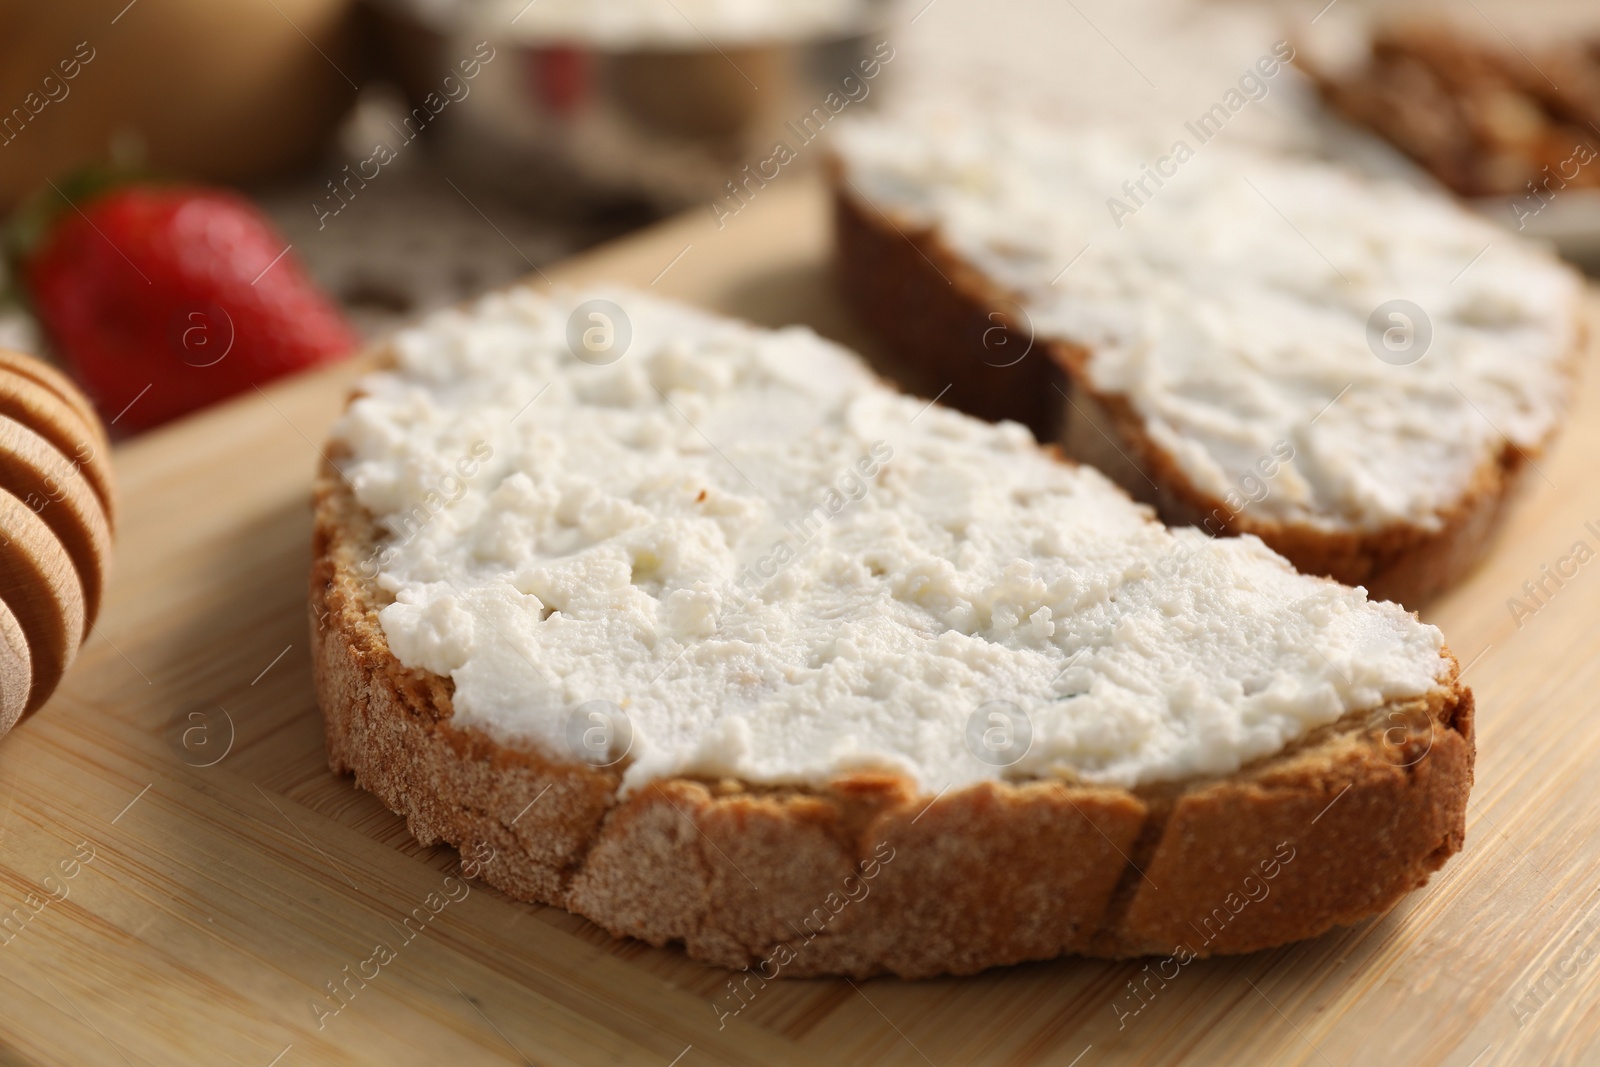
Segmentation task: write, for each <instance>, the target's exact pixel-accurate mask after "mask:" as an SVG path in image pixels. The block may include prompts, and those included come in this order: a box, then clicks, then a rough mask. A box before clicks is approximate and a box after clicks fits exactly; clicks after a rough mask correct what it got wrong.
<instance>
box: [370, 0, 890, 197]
mask: <svg viewBox="0 0 1600 1067" xmlns="http://www.w3.org/2000/svg"><path fill="white" fill-rule="evenodd" d="M366 2H367V3H368V5H369V6H370V7H371V8H372V9H373V16H374V21H375V26H376V31H377V32H376V39H377V41H378V42H379V46H380V48H381V50H382V56H381V58H380V66H381V67H382V68H383V69H385V70H386V71H387V73H388V74H389V75H390V76H391V77H392V78H393V79H394V80H395V81H397V82H398V83H399V84H400V86H401V87H402V88H403V89H404V91H405V93H406V95H407V96H408V97H409V98H410V100H411V101H412V103H413V104H414V105H418V106H421V105H422V102H423V101H425V100H426V99H427V96H428V94H429V93H435V94H438V93H441V92H442V91H443V90H442V89H441V84H442V82H443V80H444V78H445V77H446V76H447V75H454V76H455V77H456V78H457V79H458V80H459V79H460V71H459V69H458V68H459V67H460V64H461V62H462V60H470V59H472V58H473V57H474V56H475V55H477V56H481V55H482V54H483V53H484V49H483V48H482V43H483V42H487V43H488V45H489V47H491V48H492V49H493V53H492V55H493V58H492V59H489V60H486V61H484V62H482V63H481V65H480V66H479V68H478V71H477V74H476V76H475V78H474V79H473V80H472V82H471V84H470V94H469V96H470V99H469V98H467V97H464V98H463V99H462V101H461V105H462V106H459V107H452V108H449V109H448V110H449V111H450V112H451V114H449V115H448V116H446V115H441V116H440V118H441V119H445V118H447V119H448V121H441V122H439V123H438V124H437V129H436V131H433V132H430V134H429V143H430V147H431V149H432V150H434V151H435V152H438V153H440V154H441V155H442V157H443V159H444V161H445V165H446V168H447V169H448V170H450V171H452V172H456V173H459V174H460V175H461V176H462V177H463V178H465V179H466V180H469V181H471V182H473V183H474V184H477V185H479V186H481V187H487V188H491V189H493V190H494V191H496V192H500V193H504V194H509V195H513V196H516V197H518V198H520V199H523V200H525V201H531V202H537V203H542V204H545V205H549V206H556V207H559V208H565V209H573V208H579V209H581V208H583V207H595V208H601V207H605V206H609V205H614V204H616V203H618V202H627V201H634V202H638V201H644V202H646V203H647V204H649V205H650V206H652V207H655V208H658V209H665V210H670V209H674V208H679V207H683V206H686V205H689V204H693V203H706V204H714V203H716V202H719V201H724V200H726V198H728V197H730V196H735V195H738V194H736V193H735V190H739V191H740V193H742V195H744V196H746V197H748V196H749V195H753V192H754V191H755V190H757V189H759V187H760V185H761V183H763V182H765V181H770V180H773V179H774V178H775V177H777V176H778V175H780V174H786V173H790V172H791V171H793V170H795V169H806V168H809V167H813V166H816V165H817V164H818V162H820V158H821V156H822V154H823V153H822V152H821V151H820V146H819V145H817V144H813V143H812V142H813V141H815V139H816V137H817V136H818V135H820V134H821V133H822V132H823V131H824V130H825V129H826V127H827V126H828V125H829V124H831V123H832V122H833V121H834V120H835V119H836V118H838V117H839V116H841V115H843V114H846V113H849V112H850V111H852V110H854V111H860V110H861V109H862V108H863V107H867V106H873V105H875V104H876V102H877V100H878V99H879V97H880V94H881V93H882V92H883V88H884V83H885V82H886V81H888V80H889V75H890V73H891V71H892V68H893V59H894V49H893V46H892V44H891V43H890V42H889V34H888V30H889V27H890V24H891V17H890V7H891V0H860V4H859V7H860V17H859V18H858V19H856V18H852V19H851V21H850V24H849V26H848V27H847V28H844V29H842V30H841V31H840V32H837V33H829V34H826V35H820V36H816V37H812V38H809V39H802V40H795V41H776V42H774V43H759V42H756V43H751V42H749V41H740V42H737V43H735V42H732V41H729V42H726V43H723V42H717V41H716V40H715V37H714V36H707V35H708V34H711V35H714V34H715V28H714V27H695V29H696V33H697V35H696V37H695V38H694V40H693V41H690V42H684V41H673V42H666V43H663V44H660V45H657V44H655V43H654V42H648V43H645V44H640V45H635V44H631V43H630V44H629V45H627V46H625V47H601V46H595V45H592V44H586V43H582V42H574V41H561V40H539V39H529V35H527V34H518V33H515V32H513V31H514V29H515V28H514V27H512V26H510V25H507V26H505V27H504V28H503V30H501V31H500V32H496V27H494V26H493V25H489V26H488V27H487V28H486V23H485V20H484V19H482V18H481V17H480V18H471V17H466V16H464V15H463V14H461V12H462V11H463V10H467V11H469V12H470V11H471V9H472V8H473V5H472V3H470V2H467V3H442V4H441V3H433V4H425V5H419V3H418V0H366ZM535 2H537V0H535ZM663 2H665V0H663ZM702 29H704V31H705V32H704V33H701V32H699V31H700V30H702ZM746 168H748V169H746ZM752 175H759V179H756V178H752ZM726 202H727V203H730V204H732V205H733V206H734V207H737V206H738V201H737V200H727V201H726ZM714 210H715V209H714Z"/></svg>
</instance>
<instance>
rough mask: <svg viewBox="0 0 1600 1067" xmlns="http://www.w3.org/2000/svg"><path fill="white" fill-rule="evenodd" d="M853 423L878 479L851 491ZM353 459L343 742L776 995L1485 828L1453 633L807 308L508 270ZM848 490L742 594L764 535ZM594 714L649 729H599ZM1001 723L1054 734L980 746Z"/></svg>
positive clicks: (592, 896) (1103, 933) (1185, 951)
mask: <svg viewBox="0 0 1600 1067" xmlns="http://www.w3.org/2000/svg"><path fill="white" fill-rule="evenodd" d="M595 308H599V309H601V312H602V314H604V315H605V316H607V321H606V322H605V323H599V324H598V325H609V326H611V327H613V328H615V329H614V332H613V333H612V339H613V340H614V339H615V338H617V337H631V347H628V346H627V345H626V344H623V347H625V348H626V351H624V352H622V353H621V354H620V356H619V357H618V358H616V359H615V360H614V361H613V360H612V359H610V358H609V357H607V358H606V359H597V358H593V357H592V356H591V354H590V352H588V351H587V350H586V349H585V347H584V343H583V341H582V340H581V338H584V337H586V336H588V335H587V334H585V333H584V331H585V330H586V329H588V328H589V326H590V324H591V323H592V322H594V320H592V319H590V318H588V317H587V316H589V315H591V314H593V309H595ZM622 308H626V312H625V313H624V314H619V312H620V311H621V309H622ZM620 322H627V325H626V326H619V323H620ZM573 323H576V324H577V327H578V328H577V330H576V332H574V331H573V330H572V329H571V326H572V324H573ZM575 337H576V338H579V340H569V339H571V338H575ZM879 434H881V435H884V443H887V444H888V445H889V446H890V448H891V455H890V456H889V458H886V459H885V458H882V457H884V454H885V449H881V448H880V449H878V450H876V451H874V450H873V449H872V447H871V446H872V444H873V443H876V441H877V439H876V438H875V435H879ZM858 453H859V454H872V455H875V456H877V457H879V458H880V462H878V463H877V464H875V466H876V467H877V469H876V470H875V471H874V472H872V473H870V474H869V473H867V470H868V467H869V466H873V464H860V465H859V466H856V467H854V468H853V469H854V470H856V471H857V472H859V477H857V478H856V479H855V480H854V481H853V482H852V481H849V480H847V479H845V478H844V477H843V476H837V477H836V476H835V467H834V465H833V463H834V460H835V459H836V458H837V457H839V456H853V455H857V454H858ZM326 454H327V456H328V460H329V462H328V465H327V466H325V467H324V468H323V470H322V471H321V473H320V475H319V477H318V479H317V482H316V487H315V510H316V526H315V530H316V532H315V544H314V561H315V562H314V567H313V571H312V574H311V582H310V585H311V601H310V609H311V629H312V641H313V655H314V659H313V662H314V665H315V677H316V686H317V692H318V698H319V701H320V703H321V706H322V708H323V712H324V715H325V718H326V724H327V737H328V750H329V760H330V763H331V765H332V766H333V767H334V768H335V769H336V770H338V771H343V772H353V773H354V774H355V776H356V779H357V781H358V783H359V784H360V785H362V786H363V787H365V788H367V789H369V790H371V791H373V792H374V793H375V794H377V796H378V797H380V798H381V799H382V800H383V801H384V803H386V804H387V805H388V806H389V807H390V808H392V809H393V810H394V811H396V812H398V813H400V814H402V815H404V816H405V818H406V820H407V823H408V825H409V827H410V829H411V832H412V833H413V834H414V835H415V836H416V837H417V838H418V839H419V840H420V841H422V842H424V843H433V842H435V841H440V840H443V841H446V842H449V843H450V844H452V845H454V846H456V847H457V848H459V849H461V850H462V853H463V855H464V856H466V857H470V858H471V860H472V864H471V867H472V869H474V870H475V871H476V872H477V873H478V874H480V875H481V876H482V877H483V878H485V879H486V880H487V881H489V882H490V883H492V884H493V885H495V886H497V887H499V888H500V889H502V890H504V891H505V892H507V893H508V894H510V895H512V896H514V897H517V898H519V899H523V900H530V901H543V902H549V903H552V904H557V905H559V906H562V907H565V908H567V909H569V910H571V911H573V912H575V913H577V914H580V915H584V916H587V917H588V918H590V919H592V920H593V921H595V922H596V923H599V924H600V925H602V926H604V927H605V928H606V929H607V930H610V931H611V932H612V933H614V934H617V935H627V936H632V937H638V938H641V939H644V940H646V941H649V942H651V943H653V944H657V945H660V944H665V943H668V942H674V941H676V942H682V943H683V944H684V946H685V947H686V949H687V951H688V952H689V954H690V955H692V956H694V957H696V958H699V959H703V960H707V961H710V962H714V963H718V964H722V965H724V966H728V967H732V968H744V969H746V970H747V971H748V973H747V974H745V975H744V976H742V977H736V982H737V983H738V988H741V989H743V990H746V991H748V992H753V991H754V989H755V988H759V984H760V983H762V982H765V981H767V980H770V979H772V978H775V977H779V976H784V977H794V976H802V975H816V974H836V973H837V974H849V975H853V976H858V977H860V976H867V975H871V974H876V973H881V972H892V973H895V974H899V975H904V976H909V977H920V976H928V975H935V974H941V973H970V972H973V971H977V970H980V969H983V968H986V967H990V966H995V965H1000V964H1008V963H1015V962H1020V961H1023V960H1031V959H1044V958H1049V957H1052V956H1056V955H1059V954H1063V953H1078V954H1083V955H1091V956H1101V957H1127V956H1136V955H1150V954H1154V955H1163V956H1166V955H1172V956H1175V957H1177V958H1178V959H1179V960H1180V961H1182V962H1187V959H1188V958H1190V957H1193V956H1206V955H1212V954H1217V953H1237V952H1247V951H1251V950H1255V949H1260V948H1265V947H1268V946H1272V945H1278V944H1282V943H1284V942H1287V941H1292V940H1295V939H1299V938H1305V937H1311V936H1315V935H1317V934H1319V933H1322V932H1324V931H1326V930H1328V929H1329V928H1331V927H1333V926H1335V925H1339V924H1348V923H1353V922H1356V921H1358V920H1361V919H1363V918H1366V917H1369V916H1371V915H1374V914H1377V913H1380V912H1382V911H1383V910H1384V909H1386V908H1388V907H1390V906H1391V905H1392V904H1393V903H1394V902H1395V901H1397V900H1398V899H1399V898H1400V897H1401V896H1402V895H1403V894H1405V893H1406V892H1408V891H1410V890H1412V889H1414V888H1416V887H1417V886H1420V885H1422V884H1423V883H1424V882H1425V881H1426V880H1427V878H1428V876H1429V874H1430V873H1431V872H1432V871H1434V870H1436V869H1438V868H1439V866H1440V865H1441V864H1443V862H1444V861H1445V859H1446V858H1448V857H1449V856H1450V855H1451V854H1452V853H1454V852H1455V851H1456V850H1458V849H1459V848H1460V846H1461V841H1462V836H1463V832H1464V819H1465V811H1466V803H1467V795H1468V791H1469V789H1470V786H1471V779H1472V763H1473V736H1472V710H1473V703H1472V694H1471V692H1470V691H1469V690H1468V689H1467V688H1466V687H1465V686H1463V685H1462V684H1461V683H1460V681H1459V679H1458V669H1457V665H1456V661H1455V659H1454V657H1453V656H1452V655H1451V654H1450V652H1449V651H1448V649H1446V648H1444V646H1443V645H1442V643H1441V641H1440V638H1439V636H1438V632H1437V631H1436V630H1433V629H1432V628H1431V627H1427V626H1424V625H1422V624H1421V623H1418V622H1417V621H1416V620H1415V619H1414V617H1412V616H1410V615H1408V614H1407V613H1405V612H1403V611H1401V610H1400V609H1398V608H1396V607H1395V606H1394V605H1388V604H1376V603H1372V602H1369V601H1367V600H1366V598H1365V596H1364V595H1363V594H1361V593H1360V592H1359V591H1356V590H1350V589H1346V588H1344V587H1341V586H1338V585H1337V584H1335V583H1333V582H1330V581H1327V580H1325V579H1320V578H1310V577H1305V576H1303V575H1299V574H1296V573H1295V572H1293V571H1292V570H1291V569H1290V568H1289V567H1288V566H1287V564H1286V563H1285V562H1284V561H1282V560H1281V559H1280V558H1278V557H1276V556H1274V555H1272V554H1271V553H1270V552H1268V551H1267V550H1265V549H1264V548H1263V547H1262V546H1261V545H1260V544H1259V542H1257V541H1255V540H1254V539H1253V538H1238V539H1221V540H1213V539H1207V538H1205V537H1203V536H1202V535H1199V534H1197V533H1194V532H1193V531H1179V532H1170V531H1168V530H1166V529H1165V528H1163V527H1162V526H1160V525H1159V524H1158V523H1156V522H1154V521H1153V520H1152V519H1151V518H1150V517H1149V515H1148V512H1147V511H1146V510H1145V509H1143V508H1141V507H1139V506H1138V505H1135V504H1133V503H1132V502H1131V501H1129V500H1128V499H1127V498H1126V497H1125V496H1124V495H1122V494H1121V493H1120V492H1119V491H1118V490H1116V489H1115V488H1114V487H1113V486H1111V485H1110V484H1109V483H1108V482H1106V480H1105V479H1104V478H1102V477H1101V476H1099V475H1098V474H1096V473H1095V472H1094V471H1092V470H1089V469H1087V468H1081V467H1077V466H1075V465H1073V464H1071V463H1070V462H1062V461H1060V460H1058V459H1055V458H1053V457H1052V456H1050V455H1049V454H1047V453H1046V452H1044V451H1043V450H1040V449H1038V448H1037V447H1036V446H1034V445H1033V444H1032V443H1031V441H1028V440H1027V439H1026V435H1025V434H1022V433H1021V432H1020V429H1019V428H1018V427H1015V426H989V425H987V424H984V423H982V422H980V421H979V420H975V419H971V418H968V417H966V416H962V415H959V414H956V413H954V412H951V411H947V410H944V409H941V408H937V407H928V406H925V405H924V404H923V403H922V402H920V401H916V400H914V399H912V398H910V397H901V396H897V395H895V394H893V393H892V392H891V391H889V390H888V389H886V388H884V387H883V386H881V385H879V384H877V383H876V382H875V381H873V380H872V379H871V378H870V376H868V375H867V374H866V373H865V372H864V371H863V370H862V369H861V368H860V366H859V365H858V364H857V363H856V362H855V361H854V359H853V358H852V357H850V356H849V354H847V353H844V352H843V351H842V350H839V349H836V348H834V347H833V346H831V345H828V344H826V343H825V342H822V341H820V340H819V339H817V338H816V337H815V336H814V335H810V334H809V333H806V332H804V331H796V330H789V331H782V332H778V333H770V332H766V331H760V330H756V329H754V328H751V327H745V326H742V325H739V324H734V323H729V322H726V321H723V320H713V319H710V318H708V317H705V316H700V315H698V314H695V313H691V312H688V311H687V310H683V309H678V308H675V307H673V306H671V305H667V304H665V303H664V302H661V301H656V300H652V299H649V298H647V297H643V296H639V295H631V294H618V293H608V294H593V293H590V294H578V295H570V294H563V295H558V296H557V297H555V298H553V299H546V298H544V297H540V296H536V295H534V294H533V293H531V292H528V291H513V292H511V293H507V294H502V295H497V296H494V297H490V298H486V299H485V300H484V301H483V302H482V303H481V304H480V305H479V306H478V307H476V308H475V309H472V310H470V311H467V312H451V313H447V314H445V315H443V316H438V317H435V318H434V319H432V320H429V321H428V322H427V323H424V324H423V325H422V326H421V327H419V328H417V329H414V330H412V331H408V332H407V333H406V334H403V335H401V336H400V337H399V338H398V339H397V340H396V343H395V345H394V351H393V353H392V367H391V369H390V370H388V371H385V372H383V373H380V374H377V375H374V376H372V377H371V378H369V379H368V380H366V381H365V382H364V383H363V384H362V385H361V386H360V388H359V389H358V393H357V396H356V397H355V398H354V399H353V401H352V404H351V407H350V409H349V411H347V413H346V415H345V417H344V419H343V420H342V421H341V423H340V425H339V426H338V427H337V428H336V430H335V434H334V440H333V441H332V442H331V443H330V446H329V447H328V449H327V450H326ZM462 456H472V457H474V458H475V462H472V463H466V462H462V461H461V459H460V458H459V457H462ZM813 456H814V457H820V459H821V461H820V462H812V461H811V460H810V459H808V458H807V457H813ZM808 472H809V473H808ZM808 479H809V480H808ZM833 486H844V487H847V488H848V489H849V490H850V491H849V492H847V493H845V494H844V496H843V497H841V499H848V501H849V502H848V504H841V505H840V507H839V508H838V510H837V511H836V512H835V513H834V514H832V515H830V516H829V517H828V518H827V519H826V520H825V521H824V522H823V523H822V524H821V525H820V526H818V527H816V528H815V529H811V528H810V527H806V529H807V531H808V532H807V533H806V536H805V539H804V543H802V544H800V546H799V548H800V549H801V552H800V553H799V554H797V555H796V556H795V558H794V560H793V561H792V562H789V563H788V564H787V565H786V566H784V567H783V568H782V569H779V570H778V571H777V572H776V573H775V574H772V575H770V576H769V575H767V574H766V573H765V571H762V574H761V577H762V579H763V581H761V582H758V583H752V584H750V585H749V586H748V587H741V586H740V585H739V579H738V575H739V574H740V573H742V572H741V571H739V570H738V569H737V568H735V567H734V566H733V564H734V563H736V562H738V560H739V559H740V552H742V551H744V550H748V549H750V548H751V547H752V546H754V547H755V548H757V549H759V548H760V547H761V546H762V545H764V544H766V543H767V539H768V537H769V536H770V535H771V534H772V533H773V531H774V530H780V529H781V530H788V531H789V533H790V534H792V535H794V536H795V537H796V538H797V539H799V536H800V535H799V533H798V532H797V530H796V527H795V526H794V525H791V523H802V524H803V522H804V520H803V518H802V519H786V518H784V517H785V516H788V515H804V514H806V509H805V503H806V502H807V501H808V500H809V499H811V497H810V495H809V494H810V493H812V492H813V491H815V490H817V489H818V488H819V487H821V488H823V489H824V490H825V489H826V488H829V487H833ZM585 487H587V488H585ZM963 493H965V494H967V496H966V497H965V498H964V499H963V498H962V494H963ZM430 494H432V497H431V499H430ZM821 495H822V496H824V497H825V496H826V493H825V492H823V493H822V494H821ZM627 501H631V502H632V505H633V507H634V508H635V510H629V509H628V508H627V507H624V506H623V504H624V503H625V502H627ZM418 508H421V509H422V511H420V512H419V511H418V510H417V509H418ZM767 520H772V521H771V522H768V521H767ZM774 523H775V524H776V525H774ZM696 553H699V554H696ZM941 554H943V555H941ZM941 560H943V561H944V564H945V565H943V566H941ZM717 561H721V564H723V565H725V566H724V569H722V570H720V571H719V570H717V568H716V567H713V566H710V564H711V563H716V562H717ZM952 564H959V566H953V565H952ZM751 566H752V567H756V568H757V569H759V564H752V565H751ZM574 575H585V576H587V577H586V578H585V580H584V581H582V582H575V581H570V580H568V579H570V578H572V577H573V576H574ZM708 575H709V576H711V578H713V579H718V580H711V581H708V580H707V576H708ZM719 576H720V577H719ZM835 576H836V577H839V578H840V581H841V582H842V583H843V584H838V583H834V584H830V582H831V578H832V577H835ZM819 590H820V591H821V592H820V593H819V592H818V591H819ZM1045 602H1048V603H1049V604H1054V606H1055V610H1039V609H1033V610H1028V609H1030V608H1032V606H1033V605H1034V604H1035V603H1040V604H1044V603H1045ZM707 604H710V605H712V608H711V609H710V610H711V617H710V618H709V621H708V617H707V615H706V614H705V611H704V610H702V609H705V608H706V605H707ZM641 612H642V614H641ZM1063 665H1064V667H1063ZM1230 671H1231V672H1233V673H1230ZM1234 674H1237V675H1238V676H1237V677H1235V676H1234ZM596 700H604V701H609V702H611V703H610V704H609V706H610V707H611V708H612V709H613V710H614V712H615V713H616V714H617V715H619V716H620V717H621V718H622V719H623V720H625V721H626V726H627V731H628V737H630V738H631V743H630V744H628V745H621V746H619V745H617V744H609V745H608V744H604V743H602V744H600V745H599V746H598V747H592V746H591V745H590V741H589V739H588V735H587V733H586V732H583V733H580V735H579V736H574V734H573V733H572V729H573V727H572V723H573V722H574V721H575V720H576V721H577V722H578V723H579V724H580V726H585V725H587V723H588V720H587V719H586V718H584V717H583V713H584V709H586V708H590V707H591V705H592V704H593V703H595V702H596ZM996 706H999V707H1000V708H1001V709H1002V711H1005V709H1009V711H1008V712H1006V713H1007V714H1010V715H1012V716H1014V717H1013V718H1012V719H1011V721H1010V722H1009V723H1008V722H1007V721H1006V718H1005V714H1002V715H1001V718H1000V719H999V720H996V719H995V718H994V717H993V716H994V714H995V713H996V712H995V707H996ZM624 707H625V708H626V709H627V710H626V711H625V712H624V711H622V709H623V708H624ZM969 710H970V711H971V712H972V714H969ZM975 722H976V723H977V732H978V733H979V734H981V744H980V743H979V741H977V740H975V733H974V725H973V724H974V723H975ZM1024 724H1025V725H1024ZM606 725H614V724H606ZM1007 726H1009V727H1010V728H1011V729H1013V730H1017V731H1021V730H1024V729H1025V730H1026V731H1027V732H1028V741H1027V743H1026V744H1020V745H1018V744H1017V743H1016V737H1014V736H1010V735H1007V737H1006V739H1005V743H1003V744H1000V745H998V746H990V744H989V740H990V738H989V733H990V731H991V730H994V729H998V728H1001V727H1007ZM611 736H612V737H613V738H615V737H617V736H620V734H613V735H611ZM619 747H620V748H621V749H622V751H620V752H619V751H618V748H619ZM996 752H999V753H1002V754H1003V755H1004V758H994V754H995V753H996ZM986 753H987V755H986ZM744 995H747V994H740V995H738V996H734V995H730V996H728V997H727V998H725V999H724V1001H720V1002H719V1004H715V1005H713V1007H714V1008H715V1010H717V1012H718V1014H719V1016H721V1015H726V1014H733V1013H736V1012H737V1011H738V1010H739V1009H740V1007H741V1006H742V1004H743V999H741V998H742V996H744Z"/></svg>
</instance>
